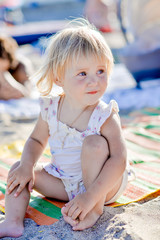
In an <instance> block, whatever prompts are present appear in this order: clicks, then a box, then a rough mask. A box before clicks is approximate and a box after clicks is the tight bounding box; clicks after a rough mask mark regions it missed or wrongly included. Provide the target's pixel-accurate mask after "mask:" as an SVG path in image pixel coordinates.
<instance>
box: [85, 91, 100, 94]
mask: <svg viewBox="0 0 160 240" xmlns="http://www.w3.org/2000/svg"><path fill="white" fill-rule="evenodd" d="M97 92H98V91H90V92H87V93H88V94H96V93H97Z"/></svg>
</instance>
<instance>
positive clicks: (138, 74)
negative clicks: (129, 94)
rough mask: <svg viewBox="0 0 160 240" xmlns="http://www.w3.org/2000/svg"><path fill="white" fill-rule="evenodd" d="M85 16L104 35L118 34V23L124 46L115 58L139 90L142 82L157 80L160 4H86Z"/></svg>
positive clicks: (114, 0)
mask: <svg viewBox="0 0 160 240" xmlns="http://www.w3.org/2000/svg"><path fill="white" fill-rule="evenodd" d="M84 12H85V15H86V17H87V18H88V19H89V21H90V22H92V23H93V24H94V25H95V26H96V27H98V28H99V29H100V30H102V31H104V32H107V31H108V32H109V31H112V30H117V27H116V28H115V25H114V23H115V22H116V21H115V19H116V18H117V19H118V20H119V27H120V29H121V31H122V33H123V36H124V39H125V45H124V47H123V48H122V49H120V50H119V51H117V54H118V55H119V56H118V57H119V61H120V62H122V63H124V64H125V65H126V67H127V68H128V70H129V71H130V72H131V73H132V75H133V77H134V79H135V80H136V82H137V86H138V87H140V82H141V81H144V80H151V79H157V78H160V1H159V0H86V5H85V8H84ZM116 23H117V22H116ZM105 29H106V31H105Z"/></svg>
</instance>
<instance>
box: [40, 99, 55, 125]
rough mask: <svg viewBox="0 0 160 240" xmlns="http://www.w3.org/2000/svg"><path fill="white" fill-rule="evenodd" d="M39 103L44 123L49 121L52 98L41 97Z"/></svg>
mask: <svg viewBox="0 0 160 240" xmlns="http://www.w3.org/2000/svg"><path fill="white" fill-rule="evenodd" d="M39 103H40V111H41V116H42V119H43V120H44V121H47V119H48V109H49V105H50V104H52V99H51V98H50V97H40V99H39Z"/></svg>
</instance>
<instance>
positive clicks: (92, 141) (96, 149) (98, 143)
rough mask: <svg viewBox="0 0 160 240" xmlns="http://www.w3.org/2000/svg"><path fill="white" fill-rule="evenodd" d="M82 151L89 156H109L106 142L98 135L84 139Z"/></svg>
mask: <svg viewBox="0 0 160 240" xmlns="http://www.w3.org/2000/svg"><path fill="white" fill-rule="evenodd" d="M82 151H85V152H89V153H90V154H91V153H92V154H98V155H101V154H103V155H105V156H109V147H108V142H107V140H106V139H105V138H104V137H103V136H100V135H90V136H87V137H86V138H85V139H84V142H83V146H82Z"/></svg>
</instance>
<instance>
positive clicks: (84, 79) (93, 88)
mask: <svg viewBox="0 0 160 240" xmlns="http://www.w3.org/2000/svg"><path fill="white" fill-rule="evenodd" d="M62 85H63V90H64V93H65V96H66V99H68V100H69V101H70V103H71V104H72V105H75V106H80V107H85V106H87V105H94V104H96V103H97V102H98V100H99V99H100V98H101V97H102V95H103V94H104V92H105V91H106V87H107V65H106V61H105V60H100V59H98V58H96V57H95V56H93V55H90V56H88V57H85V56H81V57H80V58H79V59H78V61H77V62H72V63H71V64H69V67H67V68H66V71H65V74H64V78H63V81H62Z"/></svg>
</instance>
